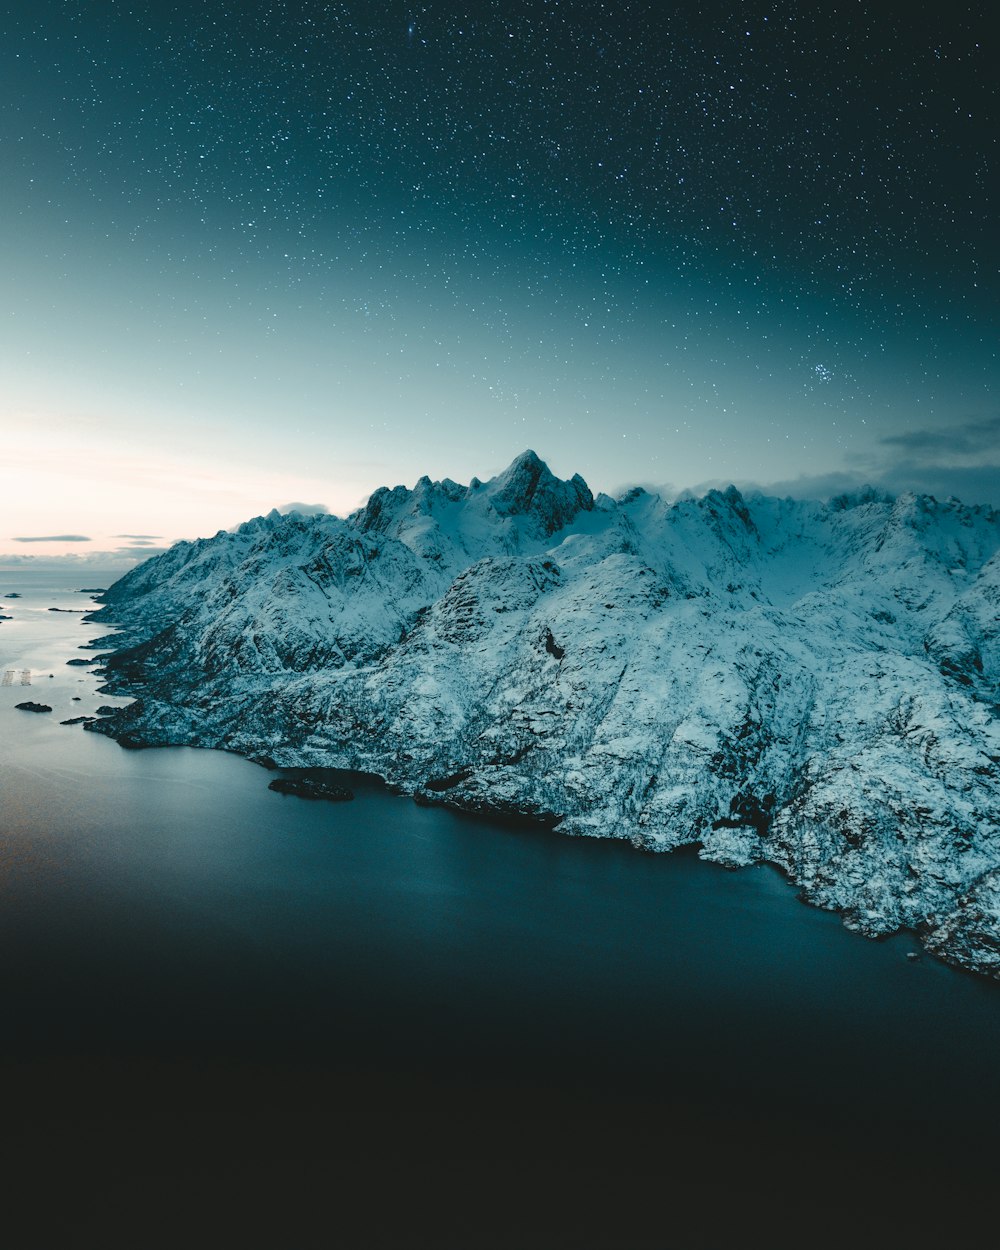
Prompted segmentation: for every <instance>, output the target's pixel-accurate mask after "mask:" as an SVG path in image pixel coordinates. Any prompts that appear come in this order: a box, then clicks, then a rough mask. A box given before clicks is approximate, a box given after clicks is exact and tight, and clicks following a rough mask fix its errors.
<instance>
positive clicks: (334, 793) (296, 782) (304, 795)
mask: <svg viewBox="0 0 1000 1250" xmlns="http://www.w3.org/2000/svg"><path fill="white" fill-rule="evenodd" d="M267 788H268V789H269V790H275V791H276V792H277V793H278V794H294V795H295V796H296V797H297V798H300V799H328V800H330V801H331V802H334V803H343V802H346V801H347V800H348V799H353V798H354V791H353V790H348V789H347V787H346V786H342V785H339V784H338V783H337V782H334V781H325V780H322V779H320V778H316V777H276V778H275V779H274V781H272V782H271V783H270V785H269V786H268V787H267Z"/></svg>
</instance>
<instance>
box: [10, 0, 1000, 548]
mask: <svg viewBox="0 0 1000 1250" xmlns="http://www.w3.org/2000/svg"><path fill="white" fill-rule="evenodd" d="M93 10H94V6H90V5H85V4H75V3H68V4H57V3H54V2H50V0H42V2H41V3H39V4H38V5H34V6H32V7H31V9H30V11H29V10H27V9H25V10H23V11H21V10H20V9H18V10H17V11H15V12H14V13H13V14H7V21H6V26H7V27H8V38H6V39H5V40H4V41H3V44H2V50H0V61H2V64H0V83H2V86H0V109H2V112H0V139H2V144H0V184H2V186H3V188H4V191H3V195H2V197H0V272H2V274H3V284H2V289H3V293H4V295H3V310H2V311H3V319H4V320H3V334H2V336H0V376H2V378H3V388H2V394H0V421H2V424H3V434H4V445H5V454H4V458H3V463H2V465H0V552H5V553H15V554H17V553H20V554H21V555H22V556H23V555H27V554H31V555H38V554H50V553H56V552H59V551H73V552H75V553H78V554H82V553H86V552H91V551H94V550H95V549H110V548H114V547H117V546H124V547H127V546H128V544H127V543H124V544H123V543H118V542H117V539H116V537H115V536H116V535H118V534H120V533H121V532H123V531H128V532H129V533H141V534H148V535H151V536H155V538H153V537H150V538H148V539H144V540H143V542H145V543H146V544H148V545H149V544H152V543H154V541H155V542H157V543H159V542H161V541H171V540H173V539H175V538H177V537H193V536H196V535H199V534H208V533H212V532H214V531H215V530H217V529H219V528H223V527H226V526H230V525H233V524H236V523H238V522H239V521H241V520H243V519H245V518H246V517H247V516H249V515H252V514H254V513H259V512H262V511H266V510H268V509H269V508H271V507H272V506H281V505H284V504H287V503H289V502H291V501H305V502H308V503H323V504H325V505H326V506H328V507H329V508H330V509H331V510H333V511H338V512H341V511H346V510H348V509H350V508H352V507H354V506H356V505H357V504H358V503H360V502H361V501H362V500H363V498H364V497H365V496H366V495H367V494H368V493H369V492H370V491H371V490H372V489H374V488H375V487H376V486H378V485H381V484H390V485H391V484H394V483H396V482H400V481H402V482H407V483H412V481H413V480H415V479H416V478H417V477H418V476H419V475H420V474H422V473H424V472H428V473H430V474H431V476H433V477H443V476H450V477H453V478H455V479H457V480H468V478H469V477H471V476H472V475H474V474H475V475H478V476H480V477H484V478H485V477H487V476H489V475H491V474H493V473H495V472H497V471H499V470H500V469H502V468H503V467H504V466H505V465H506V464H507V463H508V462H509V461H510V460H511V459H512V458H513V456H514V455H516V454H517V453H518V452H519V451H521V450H523V449H524V448H525V447H527V446H531V447H534V448H535V449H536V450H537V451H538V452H539V454H541V455H542V456H543V457H544V458H545V459H547V460H548V461H549V463H550V464H551V466H552V468H553V469H554V470H555V471H556V472H558V473H560V474H563V475H569V474H571V473H573V472H575V471H579V472H581V473H582V474H583V475H584V477H585V478H587V480H588V482H590V484H591V485H592V487H593V488H594V489H595V490H597V489H605V490H609V491H614V490H616V489H619V488H621V487H624V486H626V485H630V484H632V483H635V482H642V483H644V484H647V485H654V486H661V487H664V488H666V489H669V490H673V491H676V490H681V489H687V488H694V489H696V488H699V487H700V486H702V485H704V484H706V483H719V482H722V483H727V482H729V481H736V482H737V483H738V484H748V485H760V486H764V487H774V488H776V489H779V490H781V491H782V492H785V491H791V492H794V493H799V494H817V495H822V494H824V493H829V492H830V491H831V490H834V489H842V488H843V487H845V486H849V485H851V484H852V483H853V484H860V483H861V482H864V481H871V482H874V483H875V484H880V485H884V486H886V487H888V488H890V489H902V488H905V487H906V486H913V487H915V488H917V489H924V490H931V491H934V492H936V493H941V494H948V493H957V494H959V495H960V496H962V497H964V498H966V499H967V500H968V501H969V502H992V503H993V504H994V505H997V506H1000V472H998V467H997V466H998V465H1000V419H998V410H997V404H996V391H995V377H996V320H995V311H996V307H997V296H998V294H1000V290H998V282H997V263H996V262H997V242H996V240H997V235H998V232H997V230H996V229H995V216H994V211H995V210H994V206H993V204H992V202H991V200H990V196H989V192H990V190H991V185H992V184H991V182H990V167H991V161H992V159H993V158H994V156H995V149H996V142H997V139H996V135H997V127H996V126H995V121H996V110H995V99H996V88H995V86H994V85H993V75H992V74H991V73H990V68H989V67H990V66H991V65H992V64H993V61H992V60H991V57H990V48H989V44H988V43H987V41H986V39H985V35H984V33H983V31H982V30H981V29H979V26H980V25H981V23H980V22H979V21H978V19H977V14H978V12H979V9H978V6H967V7H963V6H957V7H955V6H952V7H950V8H949V10H948V12H947V13H943V12H941V11H939V10H936V9H934V8H932V7H931V6H927V7H926V8H922V7H921V6H917V7H916V8H914V7H913V6H908V7H907V8H905V9H904V8H903V7H902V6H900V8H899V10H898V12H895V13H894V12H893V11H892V10H891V9H885V10H882V9H880V12H879V14H877V15H872V14H869V13H868V12H867V10H866V9H864V8H863V7H861V6H859V7H858V9H857V12H856V13H855V14H854V15H853V17H852V21H851V23H850V24H849V25H847V26H845V25H844V23H843V22H839V23H838V22H835V21H834V20H833V18H832V17H823V16H818V15H817V14H816V13H815V12H813V11H812V10H810V9H809V8H807V7H806V6H797V5H781V6H777V5H774V6H769V5H764V6H758V5H752V6H738V7H735V8H729V7H727V6H724V5H719V6H707V7H706V6H702V7H701V10H700V14H699V15H697V16H695V15H685V14H683V13H680V14H672V15H669V16H664V15H663V13H662V12H661V10H660V9H659V8H658V7H655V6H642V5H639V6H632V7H631V8H630V10H629V16H628V18H627V20H621V18H620V12H619V11H618V10H617V9H615V8H614V7H613V6H605V5H601V4H571V3H565V4H556V3H552V4H523V5H516V4H503V3H494V4H489V3H487V4H482V5H478V6H473V8H472V9H471V10H469V9H467V8H466V9H463V10H462V15H461V16H456V15H455V13H454V12H453V11H451V10H448V9H446V8H444V7H441V6H434V5H430V4H428V5H425V6H418V7H416V8H410V9H405V8H403V7H402V6H395V5H389V6H384V7H383V6H380V7H379V12H378V16H377V17H373V16H372V6H363V5H352V4H344V5H339V6H328V5H321V4H310V3H302V4H298V5H283V4H280V3H275V4H272V5H267V4H256V3H250V4H247V5H244V6H240V8H239V12H237V11H236V10H235V9H234V8H232V7H231V6H227V5H224V4H220V3H213V2H212V0H209V2H208V3H204V4H198V5H194V4H175V5H148V4H146V5H143V4H140V3H135V4H111V5H108V6H102V7H101V11H100V12H94V11H93ZM994 52H995V49H994ZM991 226H992V228H991ZM63 534H74V535H83V536H87V537H88V538H89V539H91V540H92V541H90V542H88V543H79V542H77V543H73V544H66V543H62V544H59V543H55V544H52V543H31V544H24V543H21V542H18V541H16V540H19V539H23V538H39V537H45V536H55V535H63ZM123 554H125V555H126V556H127V555H129V553H127V552H125V553H123Z"/></svg>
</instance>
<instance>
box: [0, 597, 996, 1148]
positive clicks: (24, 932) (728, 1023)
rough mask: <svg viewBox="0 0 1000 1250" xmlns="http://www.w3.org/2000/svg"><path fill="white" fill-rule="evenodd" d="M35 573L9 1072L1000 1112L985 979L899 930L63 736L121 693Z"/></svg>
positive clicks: (25, 634)
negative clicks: (483, 1086)
mask: <svg viewBox="0 0 1000 1250" xmlns="http://www.w3.org/2000/svg"><path fill="white" fill-rule="evenodd" d="M48 580H49V582H51V578H50V579H48ZM45 581H46V579H45V578H43V577H41V576H40V575H38V574H35V575H32V576H29V575H27V574H14V575H10V576H8V577H7V578H6V579H5V581H4V582H3V584H2V585H0V592H2V593H6V592H7V591H10V590H17V591H20V592H22V595H23V597H22V598H20V599H16V600H7V599H2V598H0V605H2V606H0V611H5V612H9V613H10V614H11V615H12V616H13V617H14V619H13V620H11V621H5V622H3V623H0V671H4V672H5V671H7V670H13V671H14V672H15V674H16V676H15V678H14V684H12V685H11V686H9V687H2V688H0V743H2V772H0V832H2V839H0V951H2V953H3V958H2V968H0V994H2V999H3V1004H4V1019H5V1026H4V1031H3V1037H2V1039H0V1048H2V1051H3V1053H4V1054H5V1055H6V1056H7V1059H8V1060H9V1061H10V1062H14V1061H16V1060H19V1059H21V1058H24V1057H27V1056H39V1055H52V1056H61V1057H64V1058H65V1057H70V1056H87V1055H91V1054H94V1055H101V1056H105V1057H107V1056H111V1057H114V1056H123V1057H135V1056H152V1057H155V1056H160V1055H167V1056H174V1057H176V1056H189V1057H192V1058H196V1059H197V1058H203V1057H212V1056H218V1055H237V1056H239V1057H241V1058H246V1059H248V1060H249V1059H252V1060H259V1061H261V1062H265V1063H267V1062H282V1063H287V1062H292V1063H294V1062H299V1061H301V1062H303V1063H312V1062H332V1061H333V1060H334V1059H335V1060H337V1061H338V1062H344V1063H350V1062H354V1061H358V1060H360V1059H362V1058H363V1059H364V1061H365V1062H366V1063H368V1064H372V1063H375V1064H382V1065H385V1066H386V1068H387V1069H388V1068H392V1069H393V1070H412V1071H415V1072H425V1073H428V1074H430V1075H431V1076H434V1075H435V1074H454V1073H456V1072H458V1073H461V1072H484V1071H488V1072H492V1073H496V1074H499V1075H500V1076H501V1077H502V1076H505V1075H509V1076H511V1077H512V1078H516V1079H522V1078H523V1077H525V1075H526V1074H528V1075H530V1076H531V1077H532V1078H533V1079H536V1080H540V1081H542V1082H547V1083H550V1084H562V1085H565V1086H566V1087H567V1088H574V1087H581V1088H584V1087H590V1088H594V1087H599V1088H601V1089H607V1090H618V1089H621V1090H623V1091H626V1092H630V1093H635V1092H636V1091H640V1092H641V1091H648V1092H649V1093H650V1094H651V1095H652V1094H662V1093H663V1092H664V1091H669V1090H670V1089H672V1088H678V1087H683V1088H684V1090H685V1091H686V1092H687V1096H688V1097H689V1098H692V1099H694V1100H695V1101H697V1102H702V1103H703V1104H704V1105H705V1106H706V1107H707V1108H712V1107H716V1106H719V1107H724V1106H729V1107H732V1106H733V1105H734V1104H737V1105H739V1106H740V1107H741V1108H745V1109H751V1110H756V1109H763V1110H764V1111H766V1112H768V1113H771V1112H775V1111H776V1110H777V1111H787V1112H789V1113H791V1114H795V1115H800V1116H811V1117H814V1118H815V1119H816V1120H817V1121H823V1120H827V1119H834V1118H839V1119H840V1120H842V1121H847V1122H852V1121H853V1122H857V1123H859V1124H868V1125H871V1124H872V1122H873V1121H874V1122H880V1123H887V1122H896V1123H904V1122H906V1123H910V1122H912V1123H914V1124H918V1125H919V1124H921V1123H924V1122H926V1123H928V1124H932V1125H936V1124H939V1123H941V1124H944V1123H948V1124H951V1123H955V1124H959V1123H960V1124H975V1123H984V1124H986V1123H989V1122H995V1121H996V1120H997V1117H998V1113H1000V1088H998V1082H997V1075H996V1050H997V1042H998V1040H1000V987H998V986H996V985H993V984H991V983H986V982H984V981H980V980H979V979H977V978H975V977H972V976H967V975H964V974H961V973H958V972H955V971H953V970H951V969H949V968H947V967H946V966H944V965H942V964H940V963H938V962H936V961H934V960H932V959H930V958H921V959H920V960H919V961H911V960H909V959H907V953H908V952H910V951H914V950H916V949H918V948H917V947H916V944H915V942H914V941H913V940H912V939H911V938H910V937H908V936H900V937H898V938H895V939H892V940H889V941H885V942H881V943H875V942H871V941H866V940H864V939H862V938H860V937H857V936H855V935H852V934H849V933H848V932H847V931H846V930H844V929H843V927H842V926H841V924H840V922H839V920H838V919H837V918H836V917H835V916H832V915H829V914H825V913H821V912H819V911H816V910H813V909H811V908H808V907H805V906H803V905H802V904H800V903H799V902H798V901H797V900H796V898H795V894H794V890H793V889H792V888H791V887H790V886H789V885H788V884H787V883H786V882H785V881H784V880H783V879H782V878H781V877H780V876H779V874H777V873H776V872H774V871H773V870H770V869H767V868H757V869H752V870H746V871H742V872H738V873H729V872H726V871H724V870H722V869H719V868H716V867H713V866H710V865H705V864H702V863H700V862H699V861H698V860H697V858H696V857H695V856H693V855H691V854H684V853H682V854H676V855H671V856H650V855H645V854H640V853H638V852H636V851H635V850H633V849H631V848H630V847H628V846H626V845H621V844H609V843H605V842H590V841H577V840H572V839H567V838H563V837H560V836H558V835H554V834H551V833H547V832H545V831H543V830H536V829H523V828H520V829H514V828H509V827H505V826H503V825H501V824H498V823H496V822H492V823H491V822H488V821H482V820H477V819H472V818H464V817H460V816H458V815H455V814H452V813H449V812H446V811H443V810H437V809H427V808H421V807H417V806H415V805H414V804H413V803H411V802H410V801H408V800H405V799H400V798H397V797H394V796H392V795H390V794H388V793H387V792H386V791H385V790H384V789H382V788H381V787H380V786H379V785H378V784H377V783H375V782H373V781H366V780H364V779H357V778H356V779H354V781H353V785H354V788H355V791H356V795H357V797H356V800H355V801H354V802H353V803H344V804H330V803H312V802H308V801H303V800H299V799H296V798H293V797H283V796H280V795H277V794H274V793H272V792H270V791H269V790H268V789H267V783H268V781H269V780H270V777H269V775H268V774H267V773H266V772H265V771H263V770H262V769H260V768H258V767H256V766H255V765H253V764H251V763H249V762H247V761H245V760H242V759H239V758H237V757H235V756H229V755H225V754H221V753H216V752H208V751H198V750H191V749H186V748H173V749H166V750H149V751H140V752H129V751H125V750H122V749H121V748H119V747H118V746H117V744H115V743H114V742H111V741H109V740H107V739H105V738H102V737H100V736H98V735H95V734H88V733H85V732H84V731H83V730H82V728H81V727H80V726H75V727H68V726H62V725H60V723H59V722H60V721H61V720H65V719H67V718H68V717H70V716H73V715H83V714H90V713H93V712H94V710H95V709H96V708H97V707H98V706H99V705H101V704H103V703H107V702H109V701H114V700H109V699H108V697H107V696H106V695H102V694H99V693H98V691H97V685H98V681H97V679H95V678H94V676H93V675H91V674H90V673H89V672H88V671H87V670H85V669H82V668H79V667H69V666H67V663H66V661H67V659H70V658H73V657H74V656H86V655H87V654H89V653H88V652H87V651H81V650H78V649H77V648H79V647H80V645H81V644H83V643H85V642H86V641H87V639H88V638H89V637H92V636H95V635H96V634H97V633H99V632H100V631H99V630H98V629H96V628H95V627H94V626H92V625H91V626H88V625H86V624H85V623H83V621H82V617H81V616H80V615H70V614H65V613H55V612H51V611H49V610H48V609H50V608H52V607H60V608H73V609H79V608H82V607H87V606H88V605H89V599H88V596H86V595H83V594H79V593H75V592H74V591H73V589H72V583H65V584H63V585H62V586H53V585H51V584H45ZM75 584H76V585H79V584H83V585H98V586H100V585H106V584H107V578H106V576H105V577H104V578H103V579H102V580H95V577H94V575H93V574H84V575H82V577H80V576H77V577H76V579H75ZM25 671H28V672H30V674H31V686H30V688H28V687H26V686H22V685H21V684H20V680H21V678H20V675H21V673H23V672H25ZM49 674H52V676H49ZM74 697H75V698H76V699H78V700H79V701H74ZM25 698H31V699H35V700H41V701H43V702H46V703H49V704H51V705H52V707H53V709H54V710H53V712H52V714H51V715H32V714H30V713H26V712H22V711H17V710H15V708H14V704H15V703H17V702H20V701H21V700H22V699H25Z"/></svg>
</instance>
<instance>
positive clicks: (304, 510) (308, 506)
mask: <svg viewBox="0 0 1000 1250" xmlns="http://www.w3.org/2000/svg"><path fill="white" fill-rule="evenodd" d="M278 511H279V512H280V513H281V515H282V516H287V515H288V513H289V512H298V513H299V514H300V515H301V516H328V515H329V513H330V509H329V508H328V507H327V506H326V504H325V503H283V504H280V505H279V506H278Z"/></svg>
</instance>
